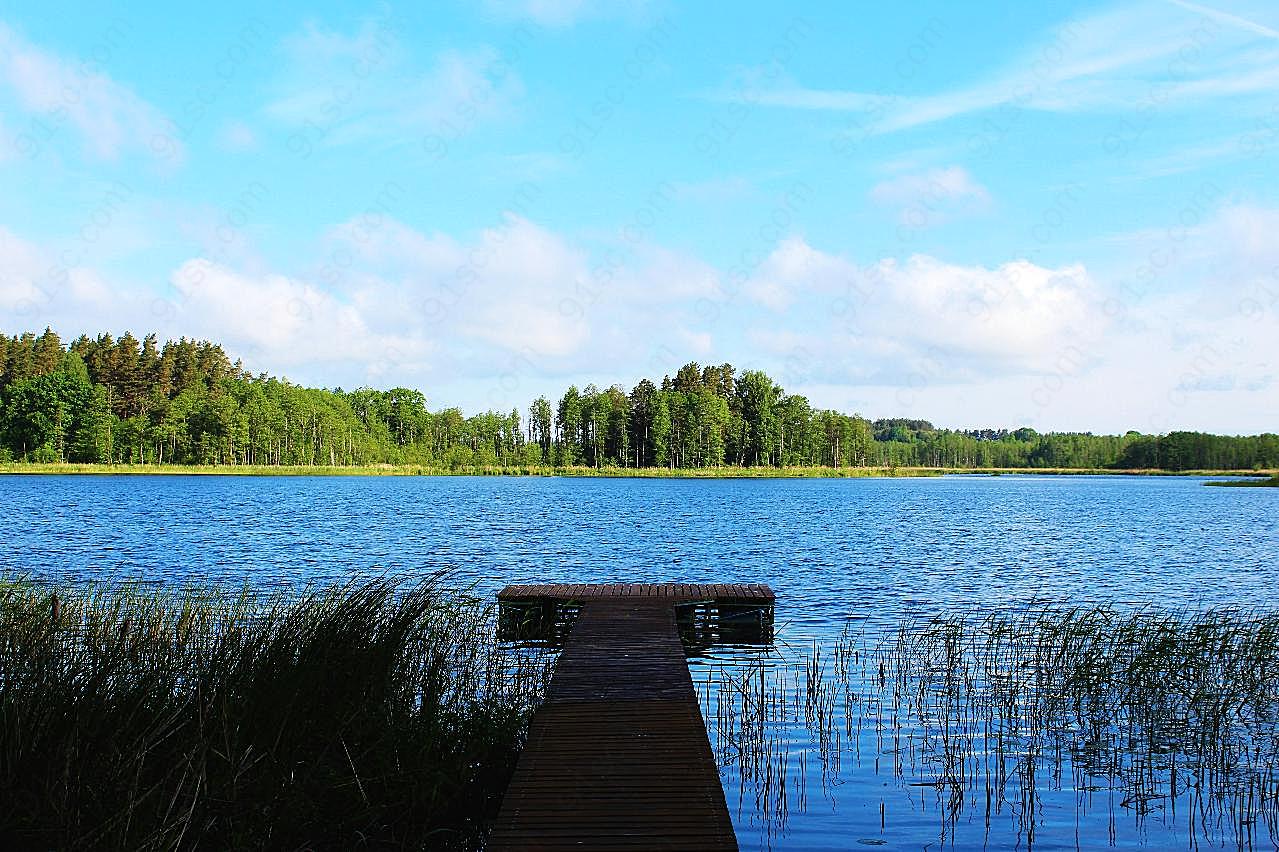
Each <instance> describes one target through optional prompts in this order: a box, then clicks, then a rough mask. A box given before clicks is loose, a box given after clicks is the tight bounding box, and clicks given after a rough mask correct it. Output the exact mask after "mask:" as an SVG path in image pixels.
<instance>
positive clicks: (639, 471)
mask: <svg viewBox="0 0 1279 852" xmlns="http://www.w3.org/2000/svg"><path fill="white" fill-rule="evenodd" d="M59 474H61V475H97V476H147V475H152V476H156V475H191V476H554V477H608V478H638V479H857V478H892V477H924V476H954V475H974V474H975V475H987V476H1003V475H1017V474H1029V475H1039V476H1244V477H1250V478H1252V481H1247V482H1219V483H1209V484H1212V485H1272V484H1274V482H1272V481H1271V480H1264V479H1257V478H1258V477H1266V476H1271V477H1273V476H1275V474H1276V471H1273V470H1264V471H1255V470H1178V471H1173V470H1160V469H1132V470H1118V469H1110V468H1050V467H1036V468H1007V467H1003V468H939V467H841V468H834V467H784V468H778V467H707V468H674V469H672V468H619V467H603V468H598V469H597V468H593V467H582V466H574V467H550V466H525V465H507V466H488V467H468V468H459V469H451V468H445V467H435V466H431V465H415V464H402V465H392V464H379V465H350V466H341V465H338V466H328V465H317V466H309V465H308V466H303V465H287V466H286V465H280V466H276V465H154V464H147V465H142V464H116V465H108V464H71V463H65V464H58V463H25V462H8V463H3V464H0V475H27V476H32V475H35V476H38V475H59Z"/></svg>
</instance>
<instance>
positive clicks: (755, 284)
mask: <svg viewBox="0 0 1279 852" xmlns="http://www.w3.org/2000/svg"><path fill="white" fill-rule="evenodd" d="M1277 230H1279V209H1275V208H1269V207H1262V206H1256V205H1253V206H1242V205H1236V206H1230V207H1226V208H1224V209H1221V210H1219V211H1217V212H1215V213H1213V214H1210V215H1209V214H1206V215H1205V217H1204V221H1203V222H1202V224H1200V225H1198V226H1196V227H1194V228H1189V229H1187V230H1186V233H1185V235H1184V237H1183V236H1182V234H1181V233H1180V232H1178V233H1177V239H1178V240H1181V241H1183V242H1184V243H1185V245H1186V248H1185V250H1184V252H1183V254H1182V255H1181V260H1180V261H1179V263H1178V265H1177V268H1176V270H1175V272H1176V276H1175V278H1173V277H1170V278H1169V281H1168V282H1167V286H1163V285H1162V284H1161V286H1158V287H1151V288H1150V289H1149V290H1148V291H1147V292H1145V293H1144V294H1142V297H1141V298H1136V299H1133V298H1130V297H1129V294H1128V293H1126V292H1125V291H1124V290H1123V285H1124V283H1125V282H1126V281H1127V280H1129V279H1127V278H1125V277H1124V276H1122V275H1109V274H1102V273H1097V272H1095V271H1093V270H1092V269H1090V268H1086V267H1084V266H1083V265H1081V264H1063V265H1061V266H1056V267H1049V266H1042V265H1039V264H1035V263H1031V262H1029V261H1026V260H1012V261H1008V262H1005V263H1002V264H997V265H971V264H959V263H952V262H949V261H947V260H946V259H944V258H938V257H932V256H928V255H915V256H912V257H908V258H905V259H892V258H884V259H878V260H874V261H871V262H865V263H862V262H857V261H855V260H853V259H851V258H850V257H848V256H845V255H841V254H838V253H833V252H828V251H824V250H822V249H820V248H817V247H815V246H813V245H811V244H810V243H808V242H807V241H806V240H804V239H802V238H800V237H797V236H792V237H789V238H787V239H784V240H782V241H780V242H779V243H778V244H776V245H775V246H774V247H773V248H772V250H771V251H770V252H769V253H768V255H767V256H765V257H764V259H763V260H762V261H761V262H760V264H759V265H758V267H757V268H756V269H755V271H754V274H753V276H752V277H751V278H750V279H749V280H748V281H746V282H745V283H744V284H743V286H742V288H741V290H740V299H739V300H738V301H737V302H735V303H734V302H731V301H730V299H729V295H728V294H727V293H726V292H725V286H724V278H723V276H722V274H721V272H720V271H719V270H718V269H716V268H715V267H714V266H711V265H709V264H706V263H705V262H703V261H701V260H699V259H697V258H694V257H690V256H688V255H686V254H683V253H681V252H678V251H672V250H670V249H667V248H663V247H661V246H656V245H651V244H635V245H630V244H626V245H622V244H618V245H613V246H597V245H593V244H587V243H585V242H583V241H581V240H578V239H575V238H573V237H570V236H567V235H564V234H561V233H557V232H554V231H551V230H549V229H547V228H545V227H543V226H541V225H539V224H537V223H535V222H531V221H529V220H526V219H523V218H520V217H518V216H508V217H507V218H506V219H505V220H504V221H502V222H501V223H500V224H498V225H496V226H494V227H491V228H487V229H484V230H482V231H479V232H477V233H475V234H471V235H453V234H443V233H437V232H422V231H418V230H415V229H413V228H411V227H409V226H407V225H405V224H404V223H402V222H397V221H395V220H392V219H389V218H387V219H381V220H375V221H369V220H367V219H365V218H357V219H354V220H351V221H349V222H346V223H344V224H342V225H339V226H337V227H335V228H333V229H331V230H330V231H329V232H328V233H327V234H325V235H324V236H323V238H322V239H321V240H320V242H319V245H318V246H317V247H316V255H317V256H318V257H319V260H318V261H317V262H316V264H315V266H314V268H310V269H301V270H293V271H292V272H291V273H290V274H282V273H281V272H279V271H276V270H271V269H264V265H263V264H262V262H261V261H259V262H258V264H257V265H250V264H246V263H244V262H242V261H239V260H230V259H219V260H216V261H214V260H211V259H209V258H206V257H195V258H190V259H188V260H186V261H184V262H182V263H180V264H177V265H176V267H175V268H174V269H173V271H172V273H171V276H170V278H171V288H170V289H169V291H168V292H167V293H166V294H163V297H162V298H159V299H157V296H159V295H161V294H157V293H156V292H155V291H153V290H152V289H150V288H149V287H148V286H146V285H145V284H143V283H138V282H131V283H128V284H126V285H120V284H118V283H117V282H114V281H111V280H110V279H108V278H106V277H104V276H103V275H101V274H99V273H98V272H96V271H94V270H93V269H90V268H87V267H83V266H81V267H75V268H72V269H69V270H66V275H65V279H61V280H63V283H62V284H60V285H58V286H53V285H52V284H51V282H50V278H49V270H50V269H51V268H53V267H54V266H55V260H56V258H57V257H58V254H57V252H53V251H49V250H46V249H42V248H41V247H40V246H38V245H36V244H34V243H31V242H29V241H26V240H24V239H22V238H21V237H19V236H17V235H15V234H13V233H11V232H9V231H5V230H0V316H3V317H4V321H5V322H6V323H17V324H18V326H17V327H14V326H12V325H11V326H10V327H9V328H8V329H6V330H8V331H18V330H23V329H26V328H35V329H36V330H39V329H40V328H43V327H44V325H45V324H50V325H52V326H53V327H54V328H55V329H58V330H59V331H60V332H61V333H63V334H64V335H67V336H72V335H75V334H78V333H80V332H88V333H96V332H99V331H102V330H111V331H113V332H116V333H119V332H121V331H123V330H125V329H131V330H133V331H134V332H135V333H143V332H145V331H149V330H155V331H157V332H158V333H159V334H160V335H161V336H170V337H177V336H180V335H187V336H198V337H208V338H210V339H214V340H218V341H220V342H222V343H224V344H225V345H226V347H227V350H228V351H229V352H230V353H232V354H233V355H237V356H240V357H243V358H244V359H245V361H246V364H247V365H248V366H249V368H250V369H252V370H254V371H258V370H265V371H268V372H271V373H275V374H283V375H286V376H288V377H290V378H292V379H294V380H296V381H300V382H303V383H306V384H312V385H317V384H324V385H334V384H341V385H343V386H348V387H349V386H353V385H356V384H362V383H373V384H378V385H383V386H385V385H393V384H404V385H409V386H416V387H420V388H423V389H426V390H428V391H430V392H431V394H432V401H433V404H452V403H460V404H462V405H464V406H465V407H467V408H468V410H475V409H477V408H483V407H488V406H493V407H497V408H501V409H503V410H508V409H509V408H511V407H512V406H519V407H523V406H524V405H526V404H527V402H528V400H529V399H531V398H532V397H533V396H536V395H537V394H538V393H544V392H545V393H558V392H560V391H561V390H562V389H563V387H564V386H566V385H567V384H568V383H570V382H576V383H577V384H579V386H580V385H582V384H585V383H587V382H588V381H596V382H597V383H600V384H601V385H603V384H607V383H609V382H612V381H618V380H621V381H626V380H632V379H635V378H638V376H640V375H650V376H652V375H661V374H662V372H665V371H670V370H673V369H674V368H675V366H677V365H678V364H679V363H681V362H683V361H685V360H689V359H697V360H699V361H703V362H719V361H723V360H728V361H732V362H734V363H737V364H738V365H739V366H742V367H758V368H762V369H766V370H768V371H770V372H771V373H773V374H774V375H775V376H776V377H777V378H778V379H779V380H781V381H782V382H783V384H784V385H785V386H786V387H787V388H788V389H789V390H792V391H796V392H802V393H806V394H808V395H809V396H810V398H811V400H812V402H813V403H814V404H815V405H819V406H836V407H841V408H845V409H856V410H860V411H862V413H865V414H870V415H873V416H887V415H900V414H909V415H912V416H924V417H929V418H931V419H933V420H934V421H936V422H939V423H949V424H956V425H1010V424H1020V423H1029V424H1030V425H1034V426H1036V428H1059V429H1060V428H1084V429H1093V430H1122V429H1127V428H1139V429H1165V430H1166V429H1171V428H1203V429H1213V430H1217V431H1259V430H1261V429H1265V428H1270V429H1273V428H1274V427H1273V423H1274V422H1275V418H1279V395H1276V394H1275V393H1274V389H1275V386H1276V381H1277V380H1279V334H1276V333H1275V329H1276V328H1279V247H1277V244H1276V243H1275V242H1274V240H1273V239H1272V235H1273V234H1274V233H1275V232H1276V231H1277ZM1164 239H1167V235H1166V234H1165V236H1164ZM1145 240H1146V238H1145V237H1143V238H1142V239H1141V240H1136V241H1133V242H1131V243H1127V244H1125V246H1124V251H1126V252H1128V253H1129V254H1130V256H1131V257H1132V258H1134V259H1135V260H1140V259H1141V258H1143V257H1145V256H1146V255H1147V253H1148V251H1149V245H1148V243H1147V242H1145ZM339 261H340V262H339ZM1134 262H1135V261H1134ZM335 273H336V274H335ZM1115 299H1120V300H1121V301H1122V310H1118V311H1116V310H1112V309H1110V307H1109V306H1110V305H1111V304H1112V303H1113V301H1114V300H1115ZM699 306H700V307H699ZM707 306H709V308H710V309H709V310H703V308H706V307H707ZM975 421H980V422H975Z"/></svg>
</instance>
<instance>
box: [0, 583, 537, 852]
mask: <svg viewBox="0 0 1279 852" xmlns="http://www.w3.org/2000/svg"><path fill="white" fill-rule="evenodd" d="M490 616H491V613H490V612H489V610H488V609H487V608H486V607H485V606H484V605H483V604H482V603H481V602H479V601H477V600H474V599H468V598H466V597H463V596H459V595H456V594H453V593H450V592H448V591H446V590H445V589H443V588H442V587H440V586H439V584H438V583H437V582H436V581H434V580H431V581H419V582H413V583H401V582H397V581H394V580H390V579H376V580H370V581H360V582H351V583H348V584H345V585H342V586H339V587H335V588H328V589H312V590H308V591H304V592H302V593H297V592H291V593H287V594H286V593H283V592H281V593H253V592H243V593H239V594H237V593H228V592H196V591H190V590H188V591H181V592H178V591H163V590H161V591H154V590H153V591H147V590H145V589H142V588H138V587H128V586H119V585H105V584H103V585H96V586H87V587H86V586H77V587H74V588H71V587H68V588H51V587H49V586H45V585H40V584H36V583H32V582H28V581H25V580H16V581H15V580H8V581H4V582H2V583H0V801H4V802H5V807H4V808H3V809H0V845H3V846H4V847H5V848H9V849H25V848H31V849H52V848H57V849H90V848H94V849H99V848H114V849H187V848H197V847H202V848H272V849H274V848H357V847H366V848H372V847H379V848H462V849H465V848H476V847H478V846H480V845H482V843H483V836H484V832H485V829H486V824H487V822H488V821H489V820H491V818H492V817H493V815H494V814H495V812H496V808H497V805H498V803H499V801H500V796H501V793H502V791H503V789H504V788H505V786H506V782H507V780H508V779H509V776H510V773H511V771H512V770H513V767H514V761H515V758H516V756H517V754H518V752H519V749H520V747H521V746H522V743H523V739H524V737H525V735H526V732H527V724H528V721H529V718H530V716H531V714H532V711H533V709H534V708H535V706H536V704H537V703H538V701H539V700H540V697H541V695H542V692H543V690H544V687H545V683H546V680H547V676H548V671H549V669H548V661H547V660H545V659H541V658H538V657H536V656H530V655H528V654H521V655H514V654H513V653H512V652H511V651H508V650H506V649H504V648H502V647H501V646H499V645H498V644H497V643H496V640H495V639H494V634H493V629H492V620H491V617H490Z"/></svg>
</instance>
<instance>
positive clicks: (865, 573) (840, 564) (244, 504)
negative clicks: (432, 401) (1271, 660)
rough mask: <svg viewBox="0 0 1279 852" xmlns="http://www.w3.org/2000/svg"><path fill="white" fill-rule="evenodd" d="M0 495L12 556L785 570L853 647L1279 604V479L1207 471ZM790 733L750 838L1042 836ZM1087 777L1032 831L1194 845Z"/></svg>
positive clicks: (299, 577)
mask: <svg viewBox="0 0 1279 852" xmlns="http://www.w3.org/2000/svg"><path fill="white" fill-rule="evenodd" d="M0 507H2V515H0V517H2V519H3V528H4V535H3V537H0V569H3V570H4V571H7V572H10V573H15V572H16V573H26V574H30V575H34V576H37V577H48V578H57V579H62V580H67V579H72V580H74V579H79V578H95V579H96V578H111V579H117V580H120V579H142V580H147V581H156V582H171V583H188V582H196V583H201V584H207V583H220V584H231V585H236V586H238V585H242V584H244V583H249V584H252V585H258V586H275V585H281V584H305V583H308V582H319V583H324V582H330V581H334V580H340V579H344V578H348V577H351V576H353V575H364V574H381V573H388V572H389V573H394V574H409V575H411V574H416V573H425V572H435V571H440V570H445V571H448V572H449V574H450V576H451V577H452V582H454V583H455V584H456V585H459V586H473V587H474V588H475V589H476V591H477V593H479V594H482V595H490V594H491V593H492V592H494V591H496V590H497V589H499V588H500V587H502V586H503V585H505V584H507V583H512V582H548V581H565V582H621V581H638V582H646V581H647V582H652V581H682V582H765V583H768V584H769V585H771V586H772V587H773V589H774V590H775V591H776V592H777V594H778V607H777V613H776V618H777V625H778V638H779V641H780V643H781V645H782V647H783V648H785V647H793V648H811V646H812V643H813V642H814V641H816V642H818V643H819V644H823V645H824V644H827V643H832V642H834V641H835V639H836V638H837V637H838V636H839V634H840V633H841V632H842V631H843V630H844V627H845V625H846V624H848V623H849V621H850V619H851V620H852V621H853V622H854V623H857V624H859V625H865V626H866V629H868V630H871V631H873V630H876V629H881V628H882V629H891V628H892V627H893V625H895V624H896V623H897V622H898V620H899V619H900V618H901V617H902V616H903V615H904V614H906V613H919V612H925V613H928V612H949V611H955V610H964V611H973V610H980V609H994V608H1007V607H1015V606H1017V605H1019V604H1022V603H1025V602H1027V601H1031V600H1044V599H1047V600H1052V601H1058V602H1066V603H1090V602H1099V601H1104V602H1114V603H1117V604H1119V605H1122V606H1143V605H1154V606H1157V607H1163V608H1175V609H1181V608H1190V609H1196V608H1203V607H1207V606H1216V605H1238V606H1244V607H1251V608H1279V562H1277V560H1276V557H1277V556H1279V489H1242V488H1241V489H1234V488H1205V487H1203V486H1202V480H1200V479H1191V478H1172V477H1050V476H1002V477H967V476H948V477H940V478H910V479H839V480H823V479H776V480H760V479H740V480H732V479H723V480H662V479H571V478H545V479H543V478H489V477H476V478H468V477H445V478H434V477H425V478H400V477H386V478H364V477H349V478H348V477H331V478H330V477H317V478H290V477H262V478H257V477H186V476H146V477H87V476H86V477H80V476H68V477H57V476H38V477H19V476H0ZM753 657H754V652H750V651H740V650H734V649H724V650H723V651H721V652H713V653H712V654H711V655H710V656H709V657H707V658H703V659H698V660H694V661H693V662H692V665H693V667H694V678H695V680H698V681H699V682H703V683H704V682H705V681H706V680H707V679H708V678H710V680H711V681H712V682H711V683H710V685H703V686H701V687H700V688H701V689H702V690H703V693H704V699H705V701H706V704H705V705H704V706H707V707H711V706H713V704H714V699H715V695H714V694H713V693H714V691H715V686H714V680H715V673H716V672H717V671H719V670H720V669H719V668H717V667H724V666H728V667H730V668H731V667H732V666H735V665H746V664H748V662H749V661H750V660H751V659H753ZM711 712H714V711H713V710H712V711H711ZM775 733H777V735H778V737H779V741H780V742H781V743H782V748H783V749H784V750H785V752H786V754H787V755H790V756H791V757H793V761H792V762H791V763H790V764H788V766H789V768H788V770H787V771H788V776H787V780H786V782H785V783H786V784H789V785H791V788H792V789H793V795H789V796H788V801H787V802H786V808H787V813H786V814H785V819H784V820H779V819H777V818H776V815H773V816H771V817H770V816H769V815H761V813H760V812H759V811H758V809H757V808H756V807H755V798H757V797H754V796H752V795H749V794H748V791H747V787H748V786H749V785H747V784H745V783H744V782H743V780H742V778H741V777H740V775H739V773H738V772H737V770H735V769H734V768H733V767H731V766H726V767H725V770H724V781H725V789H726V793H727V794H728V799H729V802H730V806H731V807H732V808H733V810H734V819H735V820H736V822H737V825H738V829H739V834H740V836H741V839H742V845H743V848H746V849H750V848H756V847H760V846H772V847H774V848H808V849H816V848H823V849H824V848H833V849H834V848H859V847H858V843H859V841H867V844H866V845H880V844H881V843H882V844H884V848H894V849H924V848H933V849H935V848H939V847H940V846H943V845H944V846H945V847H947V848H955V849H982V848H986V849H999V848H1027V847H1028V846H1029V845H1031V844H1028V842H1027V838H1026V837H1024V836H1023V834H1024V826H1023V827H1018V826H1015V825H1013V823H1014V822H1015V821H1013V820H1005V822H1007V823H1008V824H1007V825H1005V824H1004V822H1000V821H996V824H995V825H994V826H993V827H987V826H986V825H984V821H983V820H980V819H978V820H976V821H974V822H964V821H961V822H960V823H959V824H958V825H956V826H955V827H954V829H953V830H952V831H951V832H950V834H949V836H943V835H942V834H939V832H938V828H937V826H938V815H937V814H936V813H935V812H934V809H933V808H932V806H930V804H929V802H928V800H927V796H926V795H925V794H924V793H921V792H920V790H919V788H915V787H911V786H909V783H910V780H909V778H903V777H898V776H896V775H894V774H893V773H892V772H891V771H888V770H887V769H883V770H879V769H877V768H876V767H874V766H873V765H872V764H873V761H872V760H870V759H868V758H867V757H866V755H865V754H863V755H862V760H860V761H859V760H856V759H854V755H853V754H852V753H851V752H850V754H848V755H847V756H845V758H844V759H843V761H842V766H841V771H840V774H839V775H838V776H837V777H834V778H830V777H823V775H822V773H820V772H819V771H818V769H817V768H816V766H815V764H816V761H812V760H809V761H807V762H804V761H803V760H802V758H801V756H800V755H801V753H802V752H804V751H805V750H806V749H810V750H811V746H812V743H809V742H805V741H804V737H805V735H804V733H803V731H802V730H801V729H800V728H798V727H792V728H787V729H785V730H779V731H777V732H775ZM786 759H789V758H786ZM827 769H828V770H829V767H827ZM826 775H827V776H828V775H829V771H828V772H827V773H826ZM1065 780H1066V789H1064V790H1063V789H1054V790H1048V791H1046V792H1047V793H1050V795H1046V797H1045V799H1044V802H1045V807H1046V808H1047V810H1046V811H1044V812H1043V814H1042V815H1041V816H1040V817H1038V819H1039V820H1040V823H1039V827H1038V829H1037V835H1036V836H1035V837H1034V840H1033V847H1034V848H1039V849H1055V848H1069V849H1076V848H1094V841H1095V846H1096V847H1105V846H1113V847H1119V848H1129V847H1132V848H1152V849H1163V848H1188V845H1189V844H1190V843H1191V842H1192V839H1191V838H1189V837H1188V836H1187V835H1186V832H1184V831H1181V830H1180V829H1178V828H1177V824H1172V825H1171V826H1169V825H1165V822H1164V821H1161V820H1155V821H1151V820H1149V819H1148V820H1146V821H1144V822H1141V823H1140V824H1138V822H1136V821H1133V820H1131V819H1127V820H1126V819H1125V817H1126V816H1127V814H1126V813H1125V812H1124V811H1123V810H1120V812H1119V816H1118V817H1117V818H1116V816H1115V810H1114V808H1113V807H1111V808H1109V809H1107V808H1104V807H1099V806H1095V804H1091V803H1090V804H1089V805H1088V806H1087V807H1084V806H1083V805H1081V801H1082V800H1081V797H1080V795H1079V794H1077V793H1076V792H1075V791H1072V790H1070V789H1069V780H1070V779H1069V778H1067V779H1065ZM1045 783H1046V784H1047V785H1049V786H1051V784H1050V782H1047V781H1046V782H1045ZM1056 783H1057V788H1060V787H1061V783H1060V782H1059V781H1058V782H1056ZM872 788H873V792H872ZM1090 802H1091V800H1090ZM881 805H882V806H883V808H884V810H883V812H882V814H881ZM881 821H882V823H883V825H882V827H881ZM1116 821H1118V823H1119V824H1118V825H1116ZM1081 825H1082V829H1081V828H1080V826H1081ZM1081 830H1082V834H1081V833H1080V832H1081ZM1261 837H1262V842H1260V844H1259V848H1271V845H1270V841H1269V840H1266V839H1264V838H1265V833H1264V831H1263V832H1262V835H1261ZM1081 838H1082V839H1081ZM1232 846H1233V843H1232Z"/></svg>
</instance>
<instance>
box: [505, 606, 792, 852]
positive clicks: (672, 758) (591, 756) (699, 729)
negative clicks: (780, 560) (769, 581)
mask: <svg viewBox="0 0 1279 852" xmlns="http://www.w3.org/2000/svg"><path fill="white" fill-rule="evenodd" d="M498 597H499V599H500V600H503V601H507V602H512V603H515V602H529V603H533V602H538V601H549V602H557V603H558V602H576V603H579V604H580V606H581V610H580V613H579V615H578V618H577V622H576V623H575V624H574V626H573V629H572V632H571V633H570V634H569V637H568V640H567V642H566V643H565V646H564V651H563V652H562V654H561V655H560V659H559V662H558V663H557V664H556V668H555V674H554V675H553V677H552V680H551V685H550V690H549V692H548V696H547V700H546V703H545V704H544V705H543V707H542V708H541V709H540V710H538V712H537V714H536V716H535V717H534V719H533V724H532V728H531V730H530V734H529V741H528V744H527V745H526V746H525V749H524V751H523V752H522V754H521V755H520V760H519V763H518V765H517V766H516V769H515V776H514V778H513V779H512V781H511V784H510V787H509V788H508V789H507V791H506V795H505V797H504V798H503V800H502V808H501V812H500V813H499V815H498V820H497V824H496V826H495V827H494V829H493V833H492V835H491V836H490V838H489V843H488V848H489V849H494V850H516V849H520V850H561V849H628V848H629V849H681V850H707V852H710V850H733V849H737V839H736V836H735V835H734V833H733V825H732V821H731V820H730V819H729V814H728V807H727V806H726V805H725V802H724V791H723V787H722V786H721V785H720V780H719V770H718V768H717V766H716V764H715V757H714V755H713V754H712V752H711V747H710V741H709V740H708V739H707V736H706V726H705V724H704V722H703V720H702V715H701V711H700V709H699V708H698V703H697V694H696V693H695V692H694V690H693V681H692V678H691V677H690V675H689V673H688V665H687V664H686V662H685V659H684V650H683V646H682V645H681V644H680V639H679V633H678V630H677V627H676V622H675V610H674V606H675V604H676V603H680V602H690V601H707V602H723V603H726V604H743V605H752V604H756V605H765V604H766V605H770V606H771V604H772V603H773V593H772V590H771V589H769V588H768V587H767V586H762V585H755V584H751V585H741V584H734V585H723V584H713V585H707V584H681V583H663V584H606V585H552V586H508V587H507V588H506V589H503V590H502V592H501V593H500V594H499V595H498Z"/></svg>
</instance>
